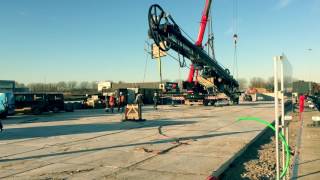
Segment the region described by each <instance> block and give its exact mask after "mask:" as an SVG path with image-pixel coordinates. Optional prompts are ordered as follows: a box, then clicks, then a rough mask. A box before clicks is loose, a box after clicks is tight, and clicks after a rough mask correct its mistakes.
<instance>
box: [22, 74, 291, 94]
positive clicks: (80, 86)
mask: <svg viewBox="0 0 320 180" xmlns="http://www.w3.org/2000/svg"><path fill="white" fill-rule="evenodd" d="M180 81H181V80H176V81H171V80H168V79H167V80H163V82H180ZM294 81H295V80H294ZM238 82H239V85H240V90H246V89H247V88H265V89H267V90H269V91H273V88H274V82H273V77H269V78H267V79H264V78H261V77H253V78H251V79H249V81H248V79H245V78H240V79H238ZM117 83H118V84H121V83H125V82H124V81H119V82H117ZM16 87H17V88H29V89H30V90H31V91H35V92H71V91H86V90H91V91H97V89H98V85H97V82H95V81H92V82H89V81H82V82H77V81H68V82H65V81H61V82H58V83H29V84H23V83H18V82H16Z"/></svg>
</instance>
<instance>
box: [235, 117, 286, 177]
mask: <svg viewBox="0 0 320 180" xmlns="http://www.w3.org/2000/svg"><path fill="white" fill-rule="evenodd" d="M239 121H257V122H259V123H262V124H265V125H267V126H268V127H269V128H271V129H272V130H273V131H274V132H275V131H276V128H275V127H274V126H273V125H272V124H271V123H269V122H267V121H265V120H262V119H259V118H256V117H241V118H239V119H238V120H237V122H239ZM279 137H280V139H281V141H282V143H284V146H285V149H286V164H285V167H284V169H283V170H282V173H281V175H280V178H283V177H284V176H285V175H286V172H287V170H288V167H289V161H290V152H289V145H288V143H287V141H286V140H285V138H284V136H283V134H282V133H281V132H279Z"/></svg>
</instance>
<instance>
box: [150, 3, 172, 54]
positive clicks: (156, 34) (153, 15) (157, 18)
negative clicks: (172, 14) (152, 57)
mask: <svg viewBox="0 0 320 180" xmlns="http://www.w3.org/2000/svg"><path fill="white" fill-rule="evenodd" d="M148 21H149V33H150V35H151V37H152V39H153V40H154V42H155V43H156V45H157V46H158V47H159V48H160V49H161V50H162V51H168V50H169V49H170V44H169V42H168V41H166V39H167V38H166V37H165V36H163V35H160V27H163V26H165V25H167V24H169V20H168V17H167V16H166V13H165V12H164V10H163V9H162V8H161V6H159V5H158V4H154V5H152V6H151V7H150V9H149V14H148Z"/></svg>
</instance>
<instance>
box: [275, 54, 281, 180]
mask: <svg viewBox="0 0 320 180" xmlns="http://www.w3.org/2000/svg"><path fill="white" fill-rule="evenodd" d="M273 61H274V67H273V69H274V119H275V128H276V133H275V140H276V172H277V173H276V179H277V180H279V179H280V165H279V137H278V134H279V119H278V118H279V114H278V113H279V101H278V74H277V73H278V70H277V62H278V57H274V58H273Z"/></svg>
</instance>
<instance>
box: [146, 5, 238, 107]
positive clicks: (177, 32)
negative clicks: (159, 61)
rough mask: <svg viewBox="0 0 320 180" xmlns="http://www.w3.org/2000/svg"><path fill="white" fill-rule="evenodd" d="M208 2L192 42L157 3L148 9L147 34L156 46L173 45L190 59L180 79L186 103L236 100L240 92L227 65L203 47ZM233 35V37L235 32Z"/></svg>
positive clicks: (179, 52)
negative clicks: (197, 32) (184, 79)
mask: <svg viewBox="0 0 320 180" xmlns="http://www.w3.org/2000/svg"><path fill="white" fill-rule="evenodd" d="M211 4H212V0H206V4H205V8H204V11H203V14H202V18H201V23H200V29H199V34H198V38H197V41H196V42H195V43H193V42H192V41H191V40H189V39H188V38H187V37H185V36H184V35H183V34H182V32H183V30H182V29H181V28H180V27H179V25H178V24H177V23H176V22H175V21H174V19H173V18H172V17H171V15H169V14H168V13H166V12H165V11H164V10H163V9H162V8H161V7H160V6H159V5H158V4H154V5H152V6H151V7H150V9H149V14H148V21H149V36H150V38H151V39H153V41H154V43H155V44H156V45H157V46H158V47H159V49H160V51H159V53H160V52H166V51H169V50H170V49H172V50H174V51H176V52H177V53H178V54H179V56H180V55H182V57H183V58H182V59H183V60H184V59H185V58H186V59H189V60H190V61H191V66H190V72H189V76H188V80H187V81H185V82H183V89H186V92H187V94H185V95H184V98H185V102H186V103H187V104H194V103H197V104H204V105H208V104H214V103H215V102H216V101H217V100H218V99H221V98H228V99H229V100H230V102H231V103H233V104H237V103H238V102H239V95H240V92H239V84H238V82H237V81H236V80H235V79H234V78H233V77H232V76H231V75H230V71H229V70H228V69H225V68H223V66H222V65H220V64H219V63H218V61H217V60H216V59H215V57H214V55H213V56H210V55H209V54H208V53H207V52H206V51H205V50H204V49H203V47H202V41H203V37H204V33H205V30H206V26H207V22H208V17H209V12H210V7H211ZM234 38H235V41H236V38H237V35H235V36H234ZM212 39H213V38H212ZM212 47H213V46H212ZM212 50H213V48H212ZM213 54H214V53H213ZM179 61H180V58H179ZM181 64H185V62H182V63H181V62H180V65H181Z"/></svg>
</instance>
